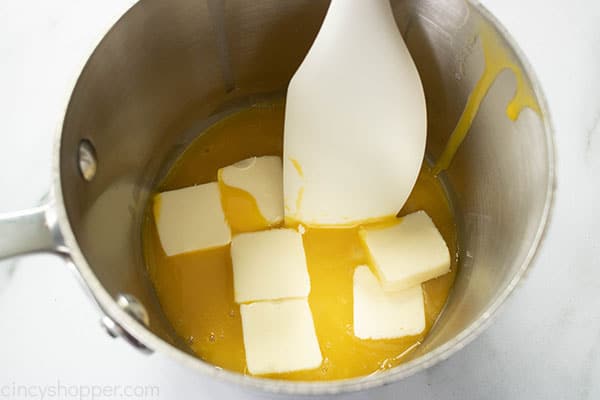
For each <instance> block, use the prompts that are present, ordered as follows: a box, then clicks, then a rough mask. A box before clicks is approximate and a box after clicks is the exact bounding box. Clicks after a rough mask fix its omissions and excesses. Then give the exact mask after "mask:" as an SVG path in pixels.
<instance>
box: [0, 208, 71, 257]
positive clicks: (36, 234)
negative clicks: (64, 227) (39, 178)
mask: <svg viewBox="0 0 600 400" xmlns="http://www.w3.org/2000/svg"><path fill="white" fill-rule="evenodd" d="M39 252H50V253H63V254H64V253H66V249H65V246H64V244H63V241H62V237H61V234H60V231H59V230H58V226H57V224H56V214H55V209H54V202H53V201H52V200H47V201H46V202H45V203H44V204H43V205H41V206H38V207H34V208H30V209H27V210H22V211H16V212H11V213H0V260H2V259H5V258H10V257H15V256H19V255H22V254H30V253H39Z"/></svg>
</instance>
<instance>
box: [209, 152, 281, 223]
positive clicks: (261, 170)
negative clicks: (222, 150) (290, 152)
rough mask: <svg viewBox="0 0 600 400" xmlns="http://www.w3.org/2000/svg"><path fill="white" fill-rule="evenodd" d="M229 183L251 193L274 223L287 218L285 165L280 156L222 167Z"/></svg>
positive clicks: (222, 172)
mask: <svg viewBox="0 0 600 400" xmlns="http://www.w3.org/2000/svg"><path fill="white" fill-rule="evenodd" d="M219 179H220V180H221V181H222V182H223V183H224V184H225V185H227V186H231V187H234V188H238V189H241V190H244V191H246V192H248V193H249V194H250V195H251V196H252V197H253V198H254V199H255V200H256V204H257V206H258V209H259V211H260V213H261V214H262V216H263V218H264V219H265V220H266V221H267V222H268V223H269V224H271V225H273V224H278V223H279V222H281V221H282V220H283V167H282V164H281V158H280V157H278V156H263V157H251V158H248V159H245V160H242V161H239V162H237V163H235V164H233V165H229V166H227V167H225V168H222V169H221V170H219Z"/></svg>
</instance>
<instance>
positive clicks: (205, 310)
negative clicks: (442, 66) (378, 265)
mask: <svg viewBox="0 0 600 400" xmlns="http://www.w3.org/2000/svg"><path fill="white" fill-rule="evenodd" d="M282 130H283V106H282V104H279V103H278V104H276V105H274V106H268V107H267V106H265V107H255V108H251V109H249V110H246V111H243V112H241V113H239V114H237V115H235V116H233V117H230V118H228V119H225V120H224V121H222V122H220V123H219V124H217V125H215V126H213V127H212V128H210V129H209V130H208V131H207V132H206V133H205V134H204V135H201V136H200V137H199V138H198V139H196V140H195V141H194V142H193V143H192V144H191V145H190V147H189V148H188V149H187V150H186V152H185V153H184V155H183V156H182V157H181V158H180V159H179V160H178V162H177V163H176V165H175V166H174V167H173V168H172V170H171V171H170V173H169V174H168V176H167V178H166V179H165V181H164V182H163V183H162V184H161V185H160V187H159V188H158V190H159V191H162V190H166V189H170V188H176V187H183V186H189V185H192V184H198V183H204V182H208V181H211V180H212V181H214V180H216V174H217V172H216V171H217V170H218V169H219V168H221V167H223V166H225V165H228V164H232V163H234V162H236V161H239V160H242V159H245V158H248V157H250V156H252V155H267V154H277V155H281V153H282V146H281V144H282V134H283V131H282ZM249 137H252V141H250V140H249V139H248V138H249ZM248 147H250V148H248ZM225 189H226V190H229V189H230V188H225ZM233 189H235V188H233ZM242 192H244V191H242ZM244 193H245V192H244ZM244 193H242V194H240V193H237V192H234V193H231V192H227V194H226V195H225V196H224V197H225V198H226V199H225V201H224V205H225V204H227V205H225V207H227V212H228V213H245V212H249V213H250V214H252V213H254V216H249V217H248V216H244V217H243V218H244V219H246V218H248V219H247V220H245V222H244V223H247V222H248V221H251V222H253V223H255V222H256V223H257V220H253V218H255V217H256V212H258V208H257V207H256V204H255V203H253V204H248V201H247V199H245V196H246V195H247V196H249V195H248V194H247V193H245V194H244ZM238 197H239V199H241V200H239V199H238V200H239V202H238V200H235V202H234V201H232V202H231V204H235V205H231V204H230V203H229V202H228V200H227V199H229V200H231V199H232V198H236V199H237V198H238ZM417 210H425V211H426V212H427V213H428V214H429V215H430V216H431V218H432V219H433V221H434V222H435V224H436V226H437V227H438V229H439V230H440V232H441V234H442V236H443V237H444V239H445V240H446V243H447V244H448V247H449V248H450V251H451V253H452V254H456V251H457V247H456V246H457V245H456V231H455V224H454V220H453V216H452V213H451V211H450V207H449V204H448V202H447V201H446V197H445V195H444V191H443V189H442V187H441V186H440V184H439V181H438V180H437V179H436V178H435V177H434V176H433V174H432V173H431V171H430V170H429V169H428V168H426V167H424V168H423V169H422V171H421V173H420V176H419V178H418V180H417V183H416V186H415V188H414V189H413V192H412V194H411V196H410V197H409V199H408V201H407V203H406V205H405V206H404V208H403V209H402V210H401V212H400V215H405V214H408V213H411V212H414V211H417ZM259 215H260V214H259ZM152 218H153V217H152V213H151V212H148V213H147V218H146V224H145V226H144V232H143V241H144V249H145V256H146V263H147V266H148V270H149V272H150V276H151V279H152V280H153V282H154V285H155V287H156V292H157V295H158V298H159V300H160V302H161V305H162V308H163V310H164V312H165V315H166V317H167V318H168V319H169V321H170V322H171V323H172V325H173V327H174V329H175V331H176V332H177V334H178V335H180V336H181V337H182V338H183V339H184V340H186V341H187V343H188V344H189V346H190V348H191V350H192V351H193V352H194V353H195V354H196V355H197V356H198V357H200V358H201V359H203V360H206V361H207V362H210V363H212V364H214V365H216V366H219V367H222V368H226V369H229V370H233V371H238V372H240V373H247V370H246V364H245V353H244V345H243V337H242V327H241V320H240V315H239V306H238V305H237V304H235V302H234V300H233V277H232V267H231V259H230V256H229V246H226V247H223V248H219V249H213V250H209V251H200V252H193V253H188V254H183V255H178V256H175V257H167V256H166V255H165V254H164V252H163V250H162V247H161V245H160V242H159V239H158V236H157V233H156V228H155V224H154V221H153V220H152ZM390 221H393V222H396V221H397V220H396V219H395V216H390ZM288 222H290V224H293V221H288ZM379 223H386V222H382V221H379ZM387 223H390V222H389V221H388V222H387ZM248 224H250V223H249V222H248ZM241 225H242V224H240V225H238V226H241ZM236 229H237V228H236ZM358 229H359V228H358V227H346V228H337V229H328V228H314V227H313V228H308V229H307V230H306V232H305V233H304V235H303V241H304V248H305V252H306V257H307V265H308V270H309V274H310V280H311V293H310V296H309V303H310V306H311V310H312V313H313V318H314V323H315V329H316V332H317V337H318V339H319V343H320V346H321V351H322V354H323V363H322V365H321V367H319V368H317V369H313V370H308V371H298V372H293V373H287V374H277V375H269V376H268V377H270V378H277V379H291V380H331V379H342V378H350V377H355V376H361V375H368V374H372V373H374V372H377V371H380V370H383V369H387V368H391V367H393V366H396V365H398V364H400V363H401V362H402V361H403V359H404V357H405V355H406V354H407V353H409V352H410V350H412V349H413V348H415V346H418V344H419V343H420V342H421V341H422V340H423V338H424V337H425V335H426V334H427V332H428V331H429V329H430V328H431V326H432V324H433V323H434V322H435V320H436V318H437V317H438V315H439V313H440V312H441V310H442V308H443V306H444V304H445V302H446V299H447V296H448V293H449V291H450V288H451V287H452V284H453V282H454V278H455V275H456V259H455V258H454V259H453V260H452V266H451V272H450V273H448V274H446V275H444V276H441V277H439V278H437V279H433V280H431V281H428V282H426V283H424V284H423V293H424V296H425V312H426V322H427V327H426V330H425V331H424V332H423V333H422V334H420V335H417V336H413V337H405V338H401V339H395V340H361V339H358V338H356V337H354V335H353V325H352V279H353V272H354V268H355V267H356V266H357V265H359V264H368V259H367V256H366V254H365V252H364V251H363V249H362V246H361V243H360V238H359V234H358Z"/></svg>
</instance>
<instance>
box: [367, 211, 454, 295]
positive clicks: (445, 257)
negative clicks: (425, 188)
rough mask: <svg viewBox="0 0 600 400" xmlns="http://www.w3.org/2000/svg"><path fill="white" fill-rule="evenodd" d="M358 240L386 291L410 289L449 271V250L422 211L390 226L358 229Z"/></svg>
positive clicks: (427, 216)
mask: <svg viewBox="0 0 600 400" xmlns="http://www.w3.org/2000/svg"><path fill="white" fill-rule="evenodd" d="M360 237H361V240H362V243H363V245H364V247H365V250H366V251H367V252H368V253H369V256H370V259H371V262H372V263H373V265H374V267H375V269H376V270H377V274H378V275H379V279H380V281H381V284H382V286H383V288H384V289H385V290H387V291H396V290H400V289H406V288H409V287H413V286H415V285H418V284H420V283H422V282H425V281H428V280H429V279H433V278H436V277H438V276H440V275H444V274H445V273H447V272H448V271H449V270H450V251H449V250H448V246H446V242H444V238H442V235H441V234H440V233H439V231H438V230H437V228H436V227H435V224H434V223H433V221H432V220H431V218H429V215H427V213H425V211H417V212H415V213H412V214H409V215H407V216H405V217H402V218H401V219H400V221H399V222H398V223H396V224H394V225H392V226H387V227H383V228H381V227H370V228H369V227H367V228H361V229H360Z"/></svg>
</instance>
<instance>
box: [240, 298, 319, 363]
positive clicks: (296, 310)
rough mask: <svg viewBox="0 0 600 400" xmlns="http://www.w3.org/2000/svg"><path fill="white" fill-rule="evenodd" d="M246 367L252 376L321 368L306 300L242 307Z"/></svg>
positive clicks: (254, 304) (315, 336)
mask: <svg viewBox="0 0 600 400" xmlns="http://www.w3.org/2000/svg"><path fill="white" fill-rule="evenodd" d="M240 314H241V317H242V330H243V336H244V348H245V350H246V365H247V366H248V371H250V373H251V374H255V375H258V374H273V373H283V372H292V371H299V370H306V369H313V368H317V367H319V366H320V365H321V362H322V356H321V349H320V348H319V342H318V340H317V335H316V333H315V327H314V323H313V318H312V313H311V311H310V307H309V306H308V301H307V300H306V299H291V300H280V301H273V302H259V303H252V304H242V305H241V306H240Z"/></svg>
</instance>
